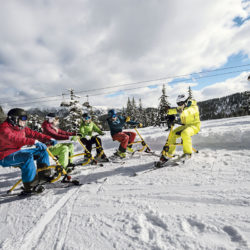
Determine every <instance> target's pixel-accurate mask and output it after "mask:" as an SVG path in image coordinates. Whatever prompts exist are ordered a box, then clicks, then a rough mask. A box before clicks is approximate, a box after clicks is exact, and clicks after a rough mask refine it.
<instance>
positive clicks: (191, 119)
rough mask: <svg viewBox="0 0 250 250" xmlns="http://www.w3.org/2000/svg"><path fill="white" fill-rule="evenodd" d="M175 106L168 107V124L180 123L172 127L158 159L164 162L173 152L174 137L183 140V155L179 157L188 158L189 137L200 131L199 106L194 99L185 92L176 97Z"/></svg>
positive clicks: (189, 153) (190, 140) (189, 155)
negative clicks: (172, 107) (165, 145)
mask: <svg viewBox="0 0 250 250" xmlns="http://www.w3.org/2000/svg"><path fill="white" fill-rule="evenodd" d="M176 103H177V105H178V107H177V108H174V109H168V111H167V114H168V116H167V119H168V123H169V124H170V125H173V124H174V123H178V124H181V126H179V127H178V128H176V129H174V130H173V131H172V133H171V135H170V137H169V139H168V142H167V143H168V145H170V146H169V147H167V148H165V147H164V148H163V151H162V156H161V158H160V160H161V161H162V162H166V161H168V160H169V159H171V158H172V157H173V155H174V153H175V148H176V146H175V145H173V144H174V143H176V139H177V138H179V137H181V138H182V141H183V155H182V156H181V158H183V159H186V158H190V157H191V155H192V139H191V137H192V136H193V135H195V134H197V133H198V132H199V131H200V125H201V123H200V115H199V108H198V106H197V103H196V101H195V100H191V99H189V98H188V97H187V96H186V95H185V94H181V95H178V97H177V99H176Z"/></svg>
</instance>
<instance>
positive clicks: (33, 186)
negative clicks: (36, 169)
mask: <svg viewBox="0 0 250 250" xmlns="http://www.w3.org/2000/svg"><path fill="white" fill-rule="evenodd" d="M44 190H45V188H44V186H42V185H41V184H40V179H39V176H38V175H36V176H35V178H34V180H33V181H31V182H25V183H23V191H22V192H21V195H27V194H32V193H42V192H43V191H44Z"/></svg>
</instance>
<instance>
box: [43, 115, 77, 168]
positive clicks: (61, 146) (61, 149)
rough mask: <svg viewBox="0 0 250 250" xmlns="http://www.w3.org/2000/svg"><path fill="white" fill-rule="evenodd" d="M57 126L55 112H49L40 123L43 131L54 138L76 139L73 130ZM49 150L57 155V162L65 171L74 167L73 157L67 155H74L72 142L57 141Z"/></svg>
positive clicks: (57, 120)
mask: <svg viewBox="0 0 250 250" xmlns="http://www.w3.org/2000/svg"><path fill="white" fill-rule="evenodd" d="M58 126H59V117H57V116H56V114H55V113H49V114H47V116H46V117H45V121H44V122H43V124H42V129H43V133H44V134H45V135H48V136H51V137H52V138H54V139H56V140H69V139H71V140H76V137H75V135H76V133H75V132H67V131H64V130H61V129H59V128H58ZM70 137H71V138H70ZM49 150H50V152H51V153H52V154H53V155H54V156H57V157H58V162H59V163H60V165H61V166H62V167H63V168H64V169H65V170H66V172H70V171H71V169H70V167H73V168H74V166H75V165H74V164H73V159H70V158H69V156H72V155H74V145H73V143H58V144H56V145H55V146H52V147H50V148H49Z"/></svg>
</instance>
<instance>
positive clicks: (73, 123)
mask: <svg viewBox="0 0 250 250" xmlns="http://www.w3.org/2000/svg"><path fill="white" fill-rule="evenodd" d="M69 92H70V102H69V104H68V110H69V115H68V116H66V117H65V118H64V119H63V120H62V121H61V122H60V123H61V127H62V128H64V129H65V130H68V131H78V129H79V126H80V124H81V117H82V107H81V105H80V103H79V101H78V100H77V99H76V98H80V97H79V96H77V95H75V94H74V90H73V89H69Z"/></svg>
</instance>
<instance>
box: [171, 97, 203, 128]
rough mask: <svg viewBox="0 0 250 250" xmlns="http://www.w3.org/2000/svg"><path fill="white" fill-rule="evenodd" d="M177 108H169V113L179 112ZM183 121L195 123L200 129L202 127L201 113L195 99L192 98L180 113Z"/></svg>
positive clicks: (184, 123) (187, 123)
mask: <svg viewBox="0 0 250 250" xmlns="http://www.w3.org/2000/svg"><path fill="white" fill-rule="evenodd" d="M177 113H178V111H177V109H169V110H168V115H172V114H177ZM180 119H181V123H182V124H183V125H194V126H196V127H197V128H198V129H200V125H201V122H200V113H199V108H198V106H197V102H196V101H195V100H190V101H189V102H188V105H187V106H186V107H185V108H184V110H183V111H182V112H181V114H180Z"/></svg>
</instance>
